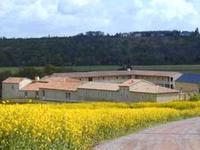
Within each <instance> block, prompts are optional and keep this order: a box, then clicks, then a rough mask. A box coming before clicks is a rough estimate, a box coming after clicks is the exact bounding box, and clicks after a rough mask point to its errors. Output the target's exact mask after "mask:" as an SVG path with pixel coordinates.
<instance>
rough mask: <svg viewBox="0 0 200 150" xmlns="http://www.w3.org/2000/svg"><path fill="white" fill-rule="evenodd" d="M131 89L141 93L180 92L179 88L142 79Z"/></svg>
mask: <svg viewBox="0 0 200 150" xmlns="http://www.w3.org/2000/svg"><path fill="white" fill-rule="evenodd" d="M130 91H132V92H139V93H154V94H159V93H163V94H164V93H178V92H179V91H178V90H174V89H170V88H165V87H161V86H158V85H155V84H153V83H151V82H148V81H145V80H141V81H140V82H137V83H136V84H134V85H133V86H131V87H130Z"/></svg>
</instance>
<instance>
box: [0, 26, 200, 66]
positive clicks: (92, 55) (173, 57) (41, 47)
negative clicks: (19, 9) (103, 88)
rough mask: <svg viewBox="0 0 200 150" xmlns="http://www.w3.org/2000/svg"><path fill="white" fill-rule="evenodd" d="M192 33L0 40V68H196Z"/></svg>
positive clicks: (199, 59) (199, 58) (199, 55)
mask: <svg viewBox="0 0 200 150" xmlns="http://www.w3.org/2000/svg"><path fill="white" fill-rule="evenodd" d="M192 33H193V34H191V35H190V33H189V32H187V33H183V34H181V35H182V36H180V32H179V31H163V32H159V31H155V32H142V33H140V32H135V33H118V34H116V35H108V34H104V33H103V32H100V31H97V32H92V31H90V32H87V33H86V34H78V35H76V36H72V37H43V38H29V39H22V38H18V39H14V38H13V39H6V38H2V39H0V66H44V65H47V64H53V65H57V66H65V65H124V64H126V65H129V64H132V65H155V64H198V63H200V38H199V36H197V35H199V32H198V29H196V31H195V32H192ZM184 34H185V36H184ZM194 35H195V36H194Z"/></svg>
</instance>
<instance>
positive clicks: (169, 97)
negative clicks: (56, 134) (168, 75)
mask: <svg viewBox="0 0 200 150" xmlns="http://www.w3.org/2000/svg"><path fill="white" fill-rule="evenodd" d="M178 98H179V94H178V93H174V94H172V93H170V94H157V102H169V101H173V100H178Z"/></svg>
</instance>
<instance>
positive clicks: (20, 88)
mask: <svg viewBox="0 0 200 150" xmlns="http://www.w3.org/2000/svg"><path fill="white" fill-rule="evenodd" d="M180 76H181V73H177V72H161V71H137V70H134V71H99V72H78V73H55V74H52V75H50V76H46V77H43V78H42V79H38V78H36V79H35V80H30V79H27V78H17V77H10V78H8V79H6V80H4V81H3V82H2V98H3V99H19V98H20V99H23V98H32V99H40V100H53V101H94V100H95V101H98V100H105V101H106V100H108V101H129V102H131V101H159V102H161V101H170V100H177V99H179V91H178V90H175V89H174V88H175V80H176V79H178V78H179V77H180Z"/></svg>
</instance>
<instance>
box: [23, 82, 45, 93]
mask: <svg viewBox="0 0 200 150" xmlns="http://www.w3.org/2000/svg"><path fill="white" fill-rule="evenodd" d="M46 84H48V82H40V81H38V82H32V83H30V84H28V85H27V86H25V87H24V88H22V90H23V91H39V88H42V87H45V85H46Z"/></svg>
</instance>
